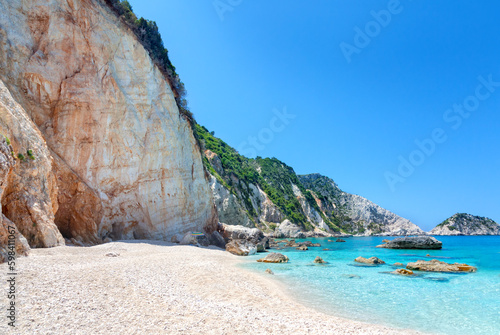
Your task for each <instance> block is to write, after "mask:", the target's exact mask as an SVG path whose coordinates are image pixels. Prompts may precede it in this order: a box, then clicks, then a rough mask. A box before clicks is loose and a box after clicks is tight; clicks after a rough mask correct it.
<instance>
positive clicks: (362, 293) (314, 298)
mask: <svg viewBox="0 0 500 335" xmlns="http://www.w3.org/2000/svg"><path fill="white" fill-rule="evenodd" d="M384 238H387V237H352V238H346V239H345V240H346V242H345V243H341V242H328V241H327V240H328V239H326V238H313V239H308V240H310V241H312V242H313V243H320V244H321V247H309V250H308V251H298V250H295V248H288V249H284V250H278V251H277V252H281V253H283V254H285V255H287V256H288V257H289V258H290V262H289V263H285V264H263V263H257V262H255V260H256V259H258V258H261V257H263V256H265V254H262V253H260V254H258V255H255V256H250V257H248V258H247V260H248V262H245V263H244V264H243V266H244V267H246V268H250V269H252V270H255V271H259V272H263V271H264V270H265V269H266V268H270V269H272V270H273V272H274V273H275V276H276V279H279V280H281V281H282V282H283V283H284V284H285V285H286V286H287V288H288V289H289V290H290V291H291V292H292V294H293V295H294V296H296V297H297V298H298V299H299V301H301V302H302V303H304V304H305V305H308V306H311V307H314V308H316V309H319V310H321V311H323V312H326V313H329V314H333V315H337V316H343V317H346V318H350V319H355V320H361V321H366V322H370V323H378V324H384V325H389V326H392V327H397V328H410V329H415V330H420V331H424V332H432V333H438V334H500V236H439V237H437V238H438V239H439V240H441V241H442V242H443V249H441V250H392V249H382V248H375V246H376V245H378V244H381V243H382V240H383V239H384ZM330 239H331V238H330ZM333 240H335V239H333ZM297 241H305V240H299V239H297ZM324 248H329V249H331V250H329V251H324V250H322V249H324ZM426 254H430V255H431V257H427V256H426ZM316 256H320V257H322V258H323V259H324V260H325V261H327V262H328V264H326V265H316V264H314V263H313V260H314V258H315V257H316ZM358 256H363V257H366V258H368V257H372V256H376V257H379V258H380V259H382V260H384V261H385V262H386V264H385V265H380V266H363V264H358V263H355V262H354V259H355V258H356V257H358ZM432 256H435V257H432ZM433 258H436V259H439V260H442V261H445V262H448V263H455V262H459V263H467V264H469V265H474V266H476V267H477V268H478V271H477V272H476V273H468V274H445V273H431V272H420V273H418V276H415V277H403V276H397V275H393V274H390V273H389V272H391V271H394V270H395V269H397V268H398V267H394V266H392V265H391V264H394V263H395V262H400V263H403V264H405V265H406V264H407V263H408V262H413V261H416V260H418V259H425V260H430V259H433Z"/></svg>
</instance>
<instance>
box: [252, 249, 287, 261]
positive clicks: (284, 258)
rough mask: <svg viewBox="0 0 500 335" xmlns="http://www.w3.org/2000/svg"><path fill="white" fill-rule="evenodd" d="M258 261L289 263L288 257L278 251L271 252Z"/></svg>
mask: <svg viewBox="0 0 500 335" xmlns="http://www.w3.org/2000/svg"><path fill="white" fill-rule="evenodd" d="M257 262H263V263H287V262H288V257H287V256H285V255H283V254H280V253H278V252H271V253H270V254H268V255H267V256H266V257H264V258H261V259H258V260H257Z"/></svg>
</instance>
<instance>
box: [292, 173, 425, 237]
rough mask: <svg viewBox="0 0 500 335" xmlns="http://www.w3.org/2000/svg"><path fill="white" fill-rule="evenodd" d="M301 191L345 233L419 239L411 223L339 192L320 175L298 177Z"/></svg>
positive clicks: (415, 227)
mask: <svg viewBox="0 0 500 335" xmlns="http://www.w3.org/2000/svg"><path fill="white" fill-rule="evenodd" d="M299 180H300V182H301V183H302V184H303V185H304V187H305V188H307V189H308V190H310V191H312V192H314V194H315V195H316V199H317V202H318V203H319V207H320V208H321V211H322V212H323V213H324V215H325V216H326V217H328V218H330V219H331V221H334V222H337V225H338V226H339V227H340V228H342V229H343V230H344V231H345V232H347V233H351V234H356V235H359V236H369V235H386V236H389V235H390V236H398V235H423V234H424V232H423V231H422V230H421V229H420V228H419V227H418V226H417V225H415V224H414V223H412V222H410V221H409V220H407V219H404V218H402V217H400V216H398V215H396V214H394V213H392V212H390V211H388V210H386V209H384V208H382V207H380V206H378V205H376V204H374V203H373V202H371V201H369V200H367V199H366V198H363V197H361V196H359V195H354V194H350V193H346V192H343V191H342V190H341V189H340V188H339V187H338V186H337V184H336V183H335V182H334V181H333V180H331V179H330V178H328V177H325V176H322V175H320V174H317V173H315V174H309V175H301V176H299Z"/></svg>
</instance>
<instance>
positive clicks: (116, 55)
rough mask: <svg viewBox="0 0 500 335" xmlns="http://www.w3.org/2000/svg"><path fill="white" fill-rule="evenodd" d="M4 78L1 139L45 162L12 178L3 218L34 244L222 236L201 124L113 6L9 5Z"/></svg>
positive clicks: (16, 1)
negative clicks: (189, 116) (200, 142)
mask: <svg viewBox="0 0 500 335" xmlns="http://www.w3.org/2000/svg"><path fill="white" fill-rule="evenodd" d="M0 80H2V81H3V82H4V83H5V86H3V85H2V87H1V89H2V102H3V106H2V109H1V111H2V113H1V115H0V125H1V126H2V127H1V128H2V129H1V131H2V132H3V135H5V136H7V137H9V138H10V140H11V141H12V146H13V149H14V151H15V152H16V154H17V153H18V152H19V153H24V155H25V156H26V152H27V150H31V152H32V153H33V155H34V157H35V159H34V160H31V159H30V158H28V157H27V156H26V159H25V160H24V161H23V162H20V164H16V166H15V167H14V168H13V169H12V171H11V172H10V173H9V176H8V178H7V179H8V185H7V186H6V188H5V191H4V194H3V196H2V210H3V213H4V214H5V216H6V217H7V218H9V219H10V220H11V221H12V222H14V223H15V224H16V225H17V226H18V227H19V230H20V231H21V232H22V234H23V235H25V236H26V238H27V239H28V241H29V242H30V244H31V245H32V246H37V247H38V246H54V245H58V244H61V243H64V240H63V238H62V236H61V234H60V233H62V235H63V236H64V237H66V238H74V239H76V240H79V241H81V242H89V243H98V242H99V241H102V240H103V239H104V238H106V237H110V238H113V239H120V238H124V239H130V238H151V239H169V238H170V237H171V236H173V235H174V234H179V233H183V232H187V231H190V230H196V231H199V230H202V229H205V230H206V231H212V230H214V229H215V227H216V225H217V221H218V219H217V211H216V210H215V208H214V202H213V197H212V192H211V191H210V186H209V180H208V176H206V174H205V173H204V169H203V163H202V157H201V153H200V150H199V147H198V146H197V142H196V140H195V138H194V136H193V132H192V129H191V125H190V123H189V122H188V121H186V120H185V119H184V118H183V117H182V116H181V114H180V113H179V109H178V106H177V104H176V101H175V94H174V93H173V92H172V89H171V86H170V85H169V82H168V81H167V80H166V79H165V77H164V75H163V74H162V72H161V71H160V70H159V69H158V67H157V66H156V65H155V64H154V62H153V61H152V60H151V58H150V56H149V54H148V52H147V51H146V50H145V49H144V47H143V46H142V45H141V43H140V42H139V41H138V40H137V38H136V36H135V35H134V34H133V33H132V32H131V31H130V29H129V28H128V27H127V26H126V25H125V24H124V23H123V22H122V21H121V20H120V19H119V18H118V17H117V15H116V14H115V13H114V12H113V11H111V10H110V9H109V7H107V6H106V5H105V4H104V3H101V2H100V1H97V0H92V1H91V0H49V1H41V0H39V1H22V0H13V1H0ZM8 91H10V93H9V92H8ZM10 95H12V97H10ZM7 96H9V97H10V98H9V97H7ZM16 102H17V103H18V104H17V103H16ZM56 226H57V227H56Z"/></svg>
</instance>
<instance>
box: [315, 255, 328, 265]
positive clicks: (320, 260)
mask: <svg viewBox="0 0 500 335" xmlns="http://www.w3.org/2000/svg"><path fill="white" fill-rule="evenodd" d="M314 263H316V264H326V261H324V260H323V258H321V257H319V256H316V258H315V259H314Z"/></svg>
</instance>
